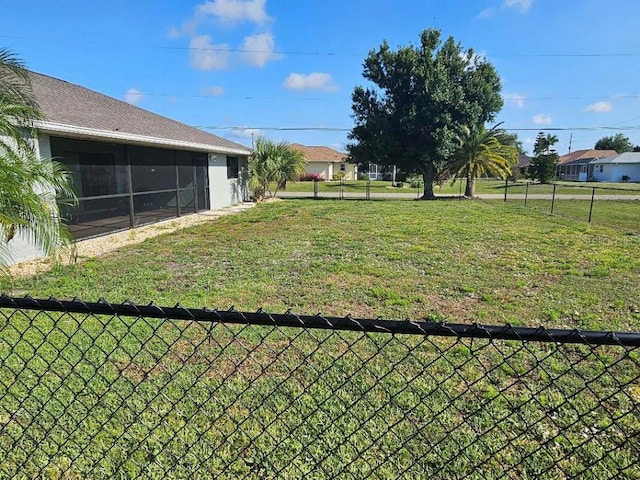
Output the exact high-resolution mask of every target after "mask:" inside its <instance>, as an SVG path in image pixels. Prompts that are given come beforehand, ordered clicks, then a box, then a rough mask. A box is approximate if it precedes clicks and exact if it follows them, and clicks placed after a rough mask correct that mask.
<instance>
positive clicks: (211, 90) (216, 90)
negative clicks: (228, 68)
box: [202, 85, 224, 96]
mask: <svg viewBox="0 0 640 480" xmlns="http://www.w3.org/2000/svg"><path fill="white" fill-rule="evenodd" d="M223 93H224V88H222V87H219V86H217V85H214V86H213V87H207V88H203V89H202V94H203V95H207V96H213V95H222V94H223Z"/></svg>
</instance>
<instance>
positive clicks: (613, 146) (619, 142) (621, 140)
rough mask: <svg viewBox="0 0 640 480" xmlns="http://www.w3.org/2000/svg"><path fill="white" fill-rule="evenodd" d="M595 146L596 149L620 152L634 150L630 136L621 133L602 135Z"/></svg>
mask: <svg viewBox="0 0 640 480" xmlns="http://www.w3.org/2000/svg"><path fill="white" fill-rule="evenodd" d="M594 148H595V149H596V150H615V151H616V152H618V153H625V152H632V151H633V150H634V147H633V143H631V141H630V140H629V137H626V136H624V135H623V134H621V133H616V134H615V135H611V136H608V137H602V138H601V139H600V140H598V141H597V142H596V145H595V147H594Z"/></svg>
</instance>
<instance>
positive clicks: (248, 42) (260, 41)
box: [240, 33, 282, 67]
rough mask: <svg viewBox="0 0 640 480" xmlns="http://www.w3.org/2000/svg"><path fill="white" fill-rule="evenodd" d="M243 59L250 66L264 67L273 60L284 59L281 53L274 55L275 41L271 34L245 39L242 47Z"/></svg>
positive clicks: (261, 34) (251, 36)
mask: <svg viewBox="0 0 640 480" xmlns="http://www.w3.org/2000/svg"><path fill="white" fill-rule="evenodd" d="M240 48H241V50H243V52H242V58H243V59H244V61H245V62H247V63H248V64H249V65H253V66H256V67H264V66H265V65H266V64H267V62H269V61H271V60H278V59H280V58H282V55H280V54H279V53H274V51H273V49H274V48H275V41H274V40H273V35H271V34H270V33H259V34H257V35H250V36H248V37H244V40H242V46H241V47H240Z"/></svg>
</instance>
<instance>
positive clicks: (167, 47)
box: [0, 35, 640, 58]
mask: <svg viewBox="0 0 640 480" xmlns="http://www.w3.org/2000/svg"><path fill="white" fill-rule="evenodd" d="M0 38H6V39H11V40H32V41H39V42H51V41H59V42H67V41H71V40H73V42H74V43H77V39H75V38H73V39H72V38H66V39H65V38H62V37H58V38H54V37H28V36H18V35H0ZM84 43H85V44H92V45H105V46H115V45H121V44H117V43H114V42H100V41H95V40H90V41H85V42H84ZM132 47H139V48H153V49H159V50H177V51H185V50H192V51H210V52H221V53H222V52H225V53H261V54H276V55H308V56H329V57H349V56H350V57H353V56H355V57H366V56H367V55H368V52H359V53H357V52H322V51H317V52H313V51H301V50H251V49H242V48H226V47H225V48H219V47H198V48H194V47H189V46H173V45H151V44H139V45H131V44H128V45H127V48H132ZM489 57H491V58H536V57H539V58H545V57H547V58H597V57H640V52H587V53H566V52H552V53H492V54H490V55H489Z"/></svg>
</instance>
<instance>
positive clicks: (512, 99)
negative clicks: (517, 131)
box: [502, 93, 524, 108]
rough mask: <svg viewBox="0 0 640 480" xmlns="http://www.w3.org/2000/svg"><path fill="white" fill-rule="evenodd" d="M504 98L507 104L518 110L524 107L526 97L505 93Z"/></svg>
mask: <svg viewBox="0 0 640 480" xmlns="http://www.w3.org/2000/svg"><path fill="white" fill-rule="evenodd" d="M502 98H504V102H505V103H508V104H511V105H513V106H515V107H518V108H522V107H524V95H520V94H519V93H505V94H503V95H502Z"/></svg>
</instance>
